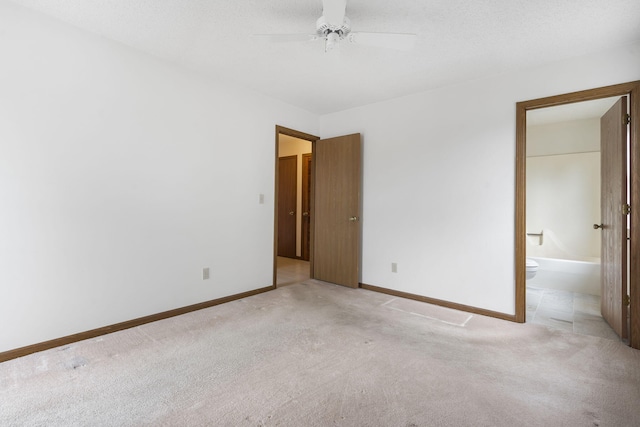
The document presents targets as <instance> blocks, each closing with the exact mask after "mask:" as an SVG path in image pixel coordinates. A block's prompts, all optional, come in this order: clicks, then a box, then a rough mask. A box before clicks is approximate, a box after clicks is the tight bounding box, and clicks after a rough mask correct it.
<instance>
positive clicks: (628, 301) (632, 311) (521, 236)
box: [515, 81, 640, 348]
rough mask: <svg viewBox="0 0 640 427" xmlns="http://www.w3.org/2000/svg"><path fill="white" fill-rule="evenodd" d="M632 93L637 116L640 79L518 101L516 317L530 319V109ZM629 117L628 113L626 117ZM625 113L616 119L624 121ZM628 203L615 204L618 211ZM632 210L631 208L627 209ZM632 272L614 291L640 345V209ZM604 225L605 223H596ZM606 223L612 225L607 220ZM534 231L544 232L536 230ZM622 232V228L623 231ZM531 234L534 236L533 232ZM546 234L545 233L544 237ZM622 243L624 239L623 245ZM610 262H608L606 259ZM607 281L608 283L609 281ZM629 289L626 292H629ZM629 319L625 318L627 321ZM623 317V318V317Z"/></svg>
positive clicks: (634, 152) (636, 162) (634, 179)
mask: <svg viewBox="0 0 640 427" xmlns="http://www.w3.org/2000/svg"><path fill="white" fill-rule="evenodd" d="M621 96H628V99H629V101H628V102H629V107H630V115H631V116H632V117H634V116H635V117H637V116H639V115H640V82H638V81H635V82H629V83H623V84H619V85H613V86H607V87H602V88H597V89H590V90H585V91H581V92H574V93H569V94H563V95H557V96H551V97H547V98H541V99H535V100H530V101H523V102H518V103H517V104H516V224H515V225H516V226H515V267H516V281H515V282H516V287H515V297H516V298H515V304H516V310H515V311H516V316H515V317H516V320H517V321H518V322H525V321H526V311H527V310H526V254H527V251H526V249H527V244H526V243H527V240H526V239H527V232H528V230H527V222H526V210H527V202H526V199H527V197H526V196H527V195H526V179H527V175H526V166H527V164H526V163H527V158H526V149H527V130H526V125H527V113H528V112H529V111H533V110H538V109H543V108H547V107H553V106H559V105H565V104H574V103H578V102H583V101H591V100H596V99H602V98H609V97H621ZM624 119H625V120H626V117H625V118H624ZM622 120H623V117H620V118H619V120H616V123H621V122H622ZM628 129H629V159H630V169H629V176H630V186H631V188H630V190H631V191H630V205H631V206H633V205H636V206H640V192H639V191H637V190H635V188H637V187H638V186H640V142H639V134H640V124H639V123H638V121H637V120H636V121H633V120H632V121H630V124H629V125H628ZM623 208H624V206H622V205H620V206H615V209H617V212H620V209H623ZM627 211H628V209H627ZM628 215H629V224H630V226H629V228H630V230H629V238H630V239H629V243H628V244H629V255H630V257H629V259H630V262H629V267H630V268H629V272H628V276H627V277H628V284H626V283H625V285H626V287H627V288H626V289H627V290H628V294H627V295H623V292H619V294H618V295H613V297H614V301H613V303H614V304H615V305H617V306H618V308H619V309H620V312H623V307H622V305H623V304H625V307H626V306H628V307H629V311H628V313H629V316H628V322H629V333H628V337H629V340H628V341H629V345H630V346H632V347H634V348H640V316H639V314H640V311H639V310H640V309H639V308H638V307H640V292H639V289H638V283H639V280H638V279H639V278H640V228H639V227H636V226H634V224H640V213H639V212H638V210H636V211H631V212H629V214H628ZM596 225H601V224H596ZM604 225H605V227H606V226H608V225H607V224H604ZM532 234H543V233H535V232H532ZM620 234H622V232H621V233H620ZM530 237H531V236H530ZM543 238H544V237H543ZM619 246H620V247H622V242H621V243H620V245H619ZM605 264H606V263H605ZM623 271H624V268H619V269H618V271H617V274H618V275H624V273H623ZM603 283H607V282H606V281H605V282H603ZM625 293H626V292H625ZM626 320H627V319H626V318H625V321H626ZM621 321H622V319H621Z"/></svg>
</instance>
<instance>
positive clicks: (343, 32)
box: [316, 16, 351, 40]
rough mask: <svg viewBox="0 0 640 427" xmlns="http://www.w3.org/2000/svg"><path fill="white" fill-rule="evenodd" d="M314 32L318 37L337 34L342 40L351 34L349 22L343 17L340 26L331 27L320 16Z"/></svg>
mask: <svg viewBox="0 0 640 427" xmlns="http://www.w3.org/2000/svg"><path fill="white" fill-rule="evenodd" d="M316 32H317V34H318V35H319V36H323V37H326V36H327V35H329V34H337V35H338V37H340V39H341V40H342V39H343V38H345V37H346V36H347V34H349V33H350V32H351V21H350V20H349V18H347V17H346V16H345V17H344V21H342V25H339V26H338V25H331V24H329V23H328V22H327V20H326V18H325V17H324V16H321V17H320V18H318V20H317V21H316Z"/></svg>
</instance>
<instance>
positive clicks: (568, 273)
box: [527, 257, 600, 295]
mask: <svg viewBox="0 0 640 427" xmlns="http://www.w3.org/2000/svg"><path fill="white" fill-rule="evenodd" d="M527 258H530V259H532V260H534V261H535V262H537V263H538V273H537V274H536V277H534V278H533V279H530V280H527V286H533V287H536V288H548V289H557V290H561V291H570V292H580V293H583V294H591V295H600V262H590V261H573V260H566V259H554V258H537V257H527Z"/></svg>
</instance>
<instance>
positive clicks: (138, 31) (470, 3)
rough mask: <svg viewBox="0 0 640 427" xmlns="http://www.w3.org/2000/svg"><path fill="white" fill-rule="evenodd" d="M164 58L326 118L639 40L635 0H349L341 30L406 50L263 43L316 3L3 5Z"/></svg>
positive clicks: (308, 14) (305, 18)
mask: <svg viewBox="0 0 640 427" xmlns="http://www.w3.org/2000/svg"><path fill="white" fill-rule="evenodd" d="M13 1H14V2H15V3H18V4H21V5H24V6H27V7H30V8H32V9H35V10H38V11H41V12H43V13H46V14H48V15H51V16H54V17H57V18H59V19H61V20H63V21H65V22H68V23H70V24H73V25H75V26H77V27H80V28H83V29H85V30H88V31H91V32H94V33H98V34H101V35H103V36H105V37H107V38H110V39H113V40H117V41H119V42H122V43H124V44H126V45H128V46H131V47H133V48H136V49H139V50H141V51H144V52H148V53H150V54H152V55H155V56H157V57H160V58H163V59H166V60H167V61H170V62H173V63H177V64H179V65H181V66H185V67H188V68H190V69H193V70H196V71H198V72H202V73H205V74H209V75H211V76H213V77H215V78H217V79H223V80H225V81H230V82H235V83H237V84H240V85H242V86H245V87H248V88H250V89H253V90H256V91H258V92H261V93H263V94H266V95H269V96H272V97H275V98H278V99H281V100H283V101H285V102H287V103H290V104H293V105H297V106H299V107H301V108H303V109H306V110H308V111H311V112H314V113H319V114H325V113H331V112H335V111H340V110H344V109H347V108H351V107H355V106H360V105H365V104H369V103H373V102H377V101H381V100H385V99H390V98H394V97H398V96H402V95H407V94H410V93H414V92H418V91H423V90H428V89H432V88H436V87H442V86H446V85H451V84H455V83H457V82H461V81H465V80H470V79H480V78H484V77H488V76H491V75H496V74H499V73H503V72H507V71H510V70H515V69H519V68H523V67H529V66H534V65H537V64H542V63H547V62H551V61H555V60H559V59H562V58H566V57H571V56H578V55H583V54H586V53H589V52H593V51H598V50H603V49H606V48H610V47H618V46H623V45H626V44H630V43H632V42H635V41H638V40H640V1H638V0H535V1H533V0H482V1H478V0H394V1H390V0H348V2H347V16H348V17H349V18H350V19H351V28H352V31H354V32H357V31H371V32H407V33H416V34H417V35H418V40H417V43H416V47H415V49H414V50H413V51H411V52H400V51H393V50H387V49H381V48H373V47H368V46H361V45H352V44H346V43H343V44H342V45H341V47H340V52H339V54H337V55H334V54H333V53H334V52H331V53H328V54H325V53H324V49H323V45H322V43H318V42H306V43H304V42H302V43H294V44H265V43H261V42H259V41H257V40H256V39H254V38H252V37H251V36H252V34H269V33H314V31H315V21H316V19H317V18H318V17H319V16H320V15H321V11H322V2H321V0H13Z"/></svg>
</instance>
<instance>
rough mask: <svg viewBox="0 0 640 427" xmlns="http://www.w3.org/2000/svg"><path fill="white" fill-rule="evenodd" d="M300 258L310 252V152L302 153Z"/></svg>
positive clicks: (308, 256)
mask: <svg viewBox="0 0 640 427" xmlns="http://www.w3.org/2000/svg"><path fill="white" fill-rule="evenodd" d="M301 229H302V236H301V245H302V259H303V260H305V261H309V258H310V254H311V153H308V154H303V155H302V225H301Z"/></svg>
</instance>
